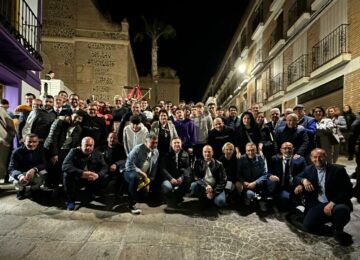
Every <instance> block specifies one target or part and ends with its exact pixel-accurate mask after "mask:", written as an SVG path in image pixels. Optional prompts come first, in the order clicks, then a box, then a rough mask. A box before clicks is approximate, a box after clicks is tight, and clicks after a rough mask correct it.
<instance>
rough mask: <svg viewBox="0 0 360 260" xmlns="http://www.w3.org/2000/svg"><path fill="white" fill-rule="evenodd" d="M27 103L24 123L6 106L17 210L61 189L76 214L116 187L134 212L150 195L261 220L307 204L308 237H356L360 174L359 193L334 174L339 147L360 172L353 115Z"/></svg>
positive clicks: (4, 146)
mask: <svg viewBox="0 0 360 260" xmlns="http://www.w3.org/2000/svg"><path fill="white" fill-rule="evenodd" d="M25 101H26V103H25V104H22V105H19V106H18V107H17V108H16V110H15V112H16V114H17V116H16V115H15V114H14V113H11V112H10V111H8V107H9V103H8V101H7V100H2V102H1V107H0V178H5V180H9V181H12V182H13V183H14V185H15V188H16V189H17V191H18V192H17V198H18V199H19V200H21V199H24V198H27V197H32V198H36V197H37V196H41V189H54V190H59V189H62V190H63V191H64V194H65V198H66V208H67V209H68V210H76V209H77V203H76V202H77V200H78V195H79V192H80V189H81V188H83V187H85V191H86V194H87V197H88V199H90V200H92V199H94V198H96V196H105V195H106V194H107V192H109V190H110V188H109V186H110V185H112V188H111V191H112V192H115V193H127V198H128V205H129V209H130V211H131V213H133V214H139V213H141V210H140V209H139V208H138V207H137V202H139V201H147V200H152V199H154V196H160V197H161V198H162V199H164V201H165V202H166V203H174V205H179V203H182V202H183V201H184V196H192V197H197V198H199V201H200V203H202V204H203V205H204V206H205V207H206V206H208V205H211V204H213V205H216V206H218V207H223V206H226V205H228V204H232V203H235V204H241V205H243V206H244V207H254V205H256V204H257V205H258V206H259V209H260V210H262V211H266V210H267V204H268V203H269V201H272V203H275V205H276V206H277V207H278V208H279V209H284V210H288V209H290V208H293V207H296V206H297V205H301V204H303V205H304V207H305V211H304V215H305V218H304V228H305V229H306V230H308V231H309V232H314V233H318V232H321V231H322V229H323V228H324V223H326V222H329V221H330V222H332V223H333V227H334V230H335V231H334V235H335V238H336V239H338V240H339V241H340V242H341V243H346V242H348V241H349V240H350V239H351V238H349V236H348V234H346V233H345V232H344V231H343V228H344V226H345V225H346V224H347V223H348V222H349V221H350V212H351V211H352V204H351V201H350V199H351V198H352V196H355V197H356V198H357V199H359V198H360V187H359V185H360V183H359V176H360V173H359V167H357V170H356V172H355V173H354V177H355V178H357V184H356V186H355V188H353V187H352V185H351V182H350V178H349V176H348V175H347V174H346V171H345V169H344V167H342V166H339V165H336V164H335V163H336V161H337V159H338V156H339V152H340V150H341V149H340V147H341V146H343V147H344V146H347V147H346V150H347V151H348V157H349V158H348V159H349V160H353V158H354V157H355V158H356V162H357V164H358V166H359V163H360V158H359V155H360V151H359V145H360V130H359V129H360V119H359V117H356V116H355V115H354V113H353V112H352V110H351V107H350V106H348V105H345V106H344V109H343V113H342V114H341V113H340V110H339V108H337V107H334V106H332V107H329V108H327V109H326V110H325V109H324V108H323V107H321V106H316V107H315V108H314V109H313V110H312V113H308V114H306V113H305V107H304V105H301V104H297V105H296V106H295V107H293V108H287V109H286V110H285V111H284V114H281V111H280V109H279V108H273V109H271V110H270V116H269V119H268V120H267V119H266V118H265V115H264V113H263V112H261V108H260V107H259V105H258V104H254V105H252V107H251V108H250V109H249V110H247V111H242V113H241V114H240V113H239V111H238V108H237V107H236V106H230V107H229V108H227V109H223V108H218V107H217V106H216V104H215V103H212V102H210V103H208V104H207V105H204V104H203V103H201V102H198V103H196V104H195V103H194V102H189V103H187V104H186V102H185V101H180V103H179V104H178V105H174V104H172V102H170V101H166V102H165V101H160V102H159V104H157V105H155V106H154V107H153V108H151V107H150V106H149V104H148V102H147V100H146V99H142V100H140V101H138V100H127V99H126V98H123V97H121V96H119V95H116V96H115V97H114V104H113V105H110V104H109V103H107V102H103V101H96V100H92V101H90V100H88V102H87V101H84V100H82V99H80V97H79V96H78V95H77V94H71V95H69V96H68V94H67V93H66V92H65V91H60V92H59V94H58V95H56V96H50V95H47V96H45V97H44V99H43V100H42V99H37V98H36V97H35V95H34V94H32V93H27V94H26V95H25ZM14 122H16V124H14ZM346 144H347V145H346ZM10 154H11V156H9V155H10ZM7 174H8V176H6V175H7ZM7 178H8V179H7ZM114 187H115V188H114Z"/></svg>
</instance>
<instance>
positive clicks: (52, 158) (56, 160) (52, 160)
mask: <svg viewBox="0 0 360 260" xmlns="http://www.w3.org/2000/svg"><path fill="white" fill-rule="evenodd" d="M50 160H51V163H52V164H53V165H54V164H55V163H57V162H58V161H59V156H58V155H53V156H52V157H51V159H50Z"/></svg>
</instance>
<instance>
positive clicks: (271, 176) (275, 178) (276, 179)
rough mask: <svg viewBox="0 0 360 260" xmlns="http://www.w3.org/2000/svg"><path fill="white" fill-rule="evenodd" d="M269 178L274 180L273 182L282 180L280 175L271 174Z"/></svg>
mask: <svg viewBox="0 0 360 260" xmlns="http://www.w3.org/2000/svg"><path fill="white" fill-rule="evenodd" d="M269 179H270V181H272V182H278V181H280V179H279V177H278V176H275V175H270V177H269Z"/></svg>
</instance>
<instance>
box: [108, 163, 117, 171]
mask: <svg viewBox="0 0 360 260" xmlns="http://www.w3.org/2000/svg"><path fill="white" fill-rule="evenodd" d="M116 168H117V167H116V164H115V163H114V164H112V165H110V168H109V171H110V172H114V171H116Z"/></svg>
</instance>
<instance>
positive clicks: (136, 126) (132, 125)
mask: <svg viewBox="0 0 360 260" xmlns="http://www.w3.org/2000/svg"><path fill="white" fill-rule="evenodd" d="M131 129H132V130H133V131H134V132H139V131H140V129H141V125H140V124H133V123H131Z"/></svg>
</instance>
